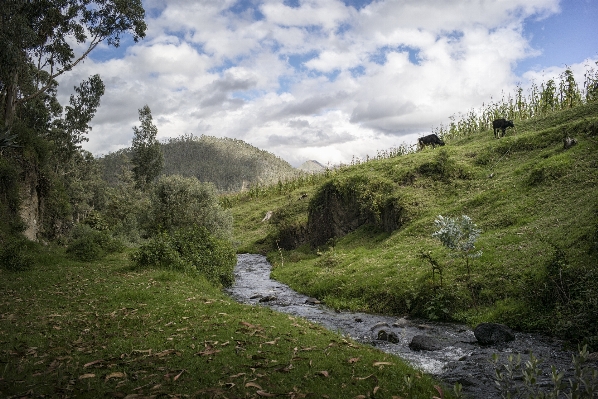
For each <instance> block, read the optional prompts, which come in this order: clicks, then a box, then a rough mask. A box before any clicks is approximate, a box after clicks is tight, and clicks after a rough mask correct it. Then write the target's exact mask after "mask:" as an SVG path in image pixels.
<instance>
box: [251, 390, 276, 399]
mask: <svg viewBox="0 0 598 399" xmlns="http://www.w3.org/2000/svg"><path fill="white" fill-rule="evenodd" d="M256 393H257V394H258V395H259V396H263V397H265V398H273V397H275V396H276V394H274V393H268V392H264V391H257V392H256Z"/></svg>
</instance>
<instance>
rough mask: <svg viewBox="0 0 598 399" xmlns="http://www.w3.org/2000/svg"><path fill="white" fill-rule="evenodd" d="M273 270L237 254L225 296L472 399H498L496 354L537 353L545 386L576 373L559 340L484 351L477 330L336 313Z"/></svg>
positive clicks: (526, 339)
mask: <svg viewBox="0 0 598 399" xmlns="http://www.w3.org/2000/svg"><path fill="white" fill-rule="evenodd" d="M270 270H271V265H270V263H269V262H268V261H267V260H266V257H264V256H262V255H254V254H241V255H238V257H237V266H236V268H235V283H234V285H233V286H232V287H230V288H229V289H227V292H228V293H229V295H231V296H232V297H233V298H234V299H235V300H237V301H238V302H241V303H245V304H252V305H261V306H268V307H270V308H272V309H274V310H276V311H279V312H283V313H288V314H291V315H294V316H300V317H303V318H305V319H307V320H310V321H312V322H315V323H319V324H321V325H323V326H324V327H326V328H328V329H330V330H332V331H336V332H339V333H341V334H342V335H344V336H346V337H348V338H351V339H353V340H355V341H357V342H360V343H363V344H367V345H373V346H375V347H376V348H378V349H380V350H381V351H384V352H387V353H390V354H393V355H396V356H399V357H400V358H402V359H404V360H405V361H407V362H408V363H410V364H411V365H412V366H413V367H415V368H417V369H419V370H421V371H423V372H425V373H428V374H431V375H433V376H435V377H436V378H438V379H440V380H442V381H444V382H446V383H447V384H448V385H450V386H452V385H453V384H454V383H455V382H459V383H460V384H461V385H462V386H463V392H464V393H465V394H466V395H467V396H468V397H472V398H490V399H492V398H500V393H499V391H498V389H497V387H496V385H495V383H494V379H493V377H494V370H495V369H494V365H493V364H492V363H491V361H490V360H491V358H492V354H494V353H496V354H498V355H499V356H500V360H501V362H500V363H501V364H504V363H506V359H507V357H508V356H509V355H515V356H516V355H517V354H521V361H522V363H524V362H525V361H527V360H528V359H529V354H530V353H533V355H534V356H535V357H538V358H539V359H541V360H542V361H543V362H542V364H541V367H542V370H543V373H542V375H541V376H540V378H539V383H540V386H544V387H551V386H552V384H551V382H550V365H555V366H556V367H557V369H559V370H560V371H565V373H566V375H565V378H564V379H563V380H564V381H566V380H567V377H568V376H569V375H570V374H571V373H572V372H573V367H572V363H571V359H572V355H573V353H572V352H569V351H566V350H563V349H562V345H561V343H560V342H559V341H558V340H555V339H552V338H549V337H545V336H542V335H538V334H527V333H517V332H516V333H515V340H514V341H511V342H508V343H502V344H498V345H491V346H482V345H480V344H479V343H478V342H477V340H476V338H475V336H474V334H473V331H472V330H471V329H470V328H469V327H467V326H465V325H460V324H454V323H436V322H430V321H427V320H417V319H411V318H403V317H396V316H385V315H375V314H367V313H356V312H337V311H335V310H332V309H329V308H327V307H326V306H324V305H322V304H320V303H319V301H317V299H315V298H310V297H307V296H305V295H302V294H299V293H297V292H295V291H293V290H292V289H291V288H290V287H289V286H287V285H285V284H282V283H280V282H278V281H275V280H272V279H270ZM416 336H417V338H416V340H417V341H418V342H427V344H426V345H424V347H427V349H428V350H425V349H423V350H422V349H420V350H412V349H411V348H410V345H409V344H410V343H411V342H412V341H413V338H414V337H416ZM422 337H423V338H422ZM414 342H415V341H414ZM412 346H413V345H412ZM517 383H520V382H517Z"/></svg>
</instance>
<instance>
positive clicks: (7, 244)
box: [0, 236, 36, 272]
mask: <svg viewBox="0 0 598 399" xmlns="http://www.w3.org/2000/svg"><path fill="white" fill-rule="evenodd" d="M0 243H1V245H0V268H2V269H4V270H9V271H13V272H18V271H22V270H27V269H29V268H30V267H31V266H32V265H33V256H32V255H31V254H32V249H33V247H34V246H35V245H36V244H35V243H33V242H32V241H29V240H27V239H26V238H24V237H21V236H16V237H7V238H5V239H3V240H1V241H0Z"/></svg>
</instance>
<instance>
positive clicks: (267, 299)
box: [259, 295, 276, 302]
mask: <svg viewBox="0 0 598 399" xmlns="http://www.w3.org/2000/svg"><path fill="white" fill-rule="evenodd" d="M275 300H276V297H275V296H274V295H268V296H265V297H262V298H260V300H259V302H270V301H275Z"/></svg>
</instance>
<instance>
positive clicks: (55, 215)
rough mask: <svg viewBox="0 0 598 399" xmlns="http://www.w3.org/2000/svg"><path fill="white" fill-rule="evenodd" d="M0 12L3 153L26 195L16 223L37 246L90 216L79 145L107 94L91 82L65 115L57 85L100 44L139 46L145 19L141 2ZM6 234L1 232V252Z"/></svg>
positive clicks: (18, 6)
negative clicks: (127, 38) (78, 217)
mask: <svg viewBox="0 0 598 399" xmlns="http://www.w3.org/2000/svg"><path fill="white" fill-rule="evenodd" d="M0 4H1V5H0V152H1V153H2V157H3V165H4V166H6V168H7V169H6V170H10V171H13V172H11V173H13V174H14V175H16V176H17V177H16V179H14V187H12V186H11V187H12V188H14V190H13V191H15V192H18V193H20V195H19V200H20V204H16V205H14V204H13V205H14V206H13V205H11V207H10V209H11V215H10V219H11V220H13V219H14V220H18V219H22V220H23V221H24V222H25V223H24V224H23V223H21V225H25V230H24V234H25V235H26V236H27V237H29V238H31V239H35V238H37V236H38V234H39V233H43V234H44V235H47V236H52V235H56V234H53V233H52V232H51V230H56V229H57V227H56V226H63V227H64V228H67V227H68V226H69V225H70V223H68V222H69V220H70V219H72V215H73V213H77V212H78V211H77V209H83V210H85V209H86V207H85V206H79V205H81V204H78V203H77V202H78V201H80V200H85V201H87V200H88V199H87V198H83V197H84V196H80V195H77V193H79V192H80V191H85V190H86V188H85V187H87V186H86V184H87V182H83V181H82V180H81V179H89V178H90V175H89V173H87V174H82V175H80V176H79V175H78V174H77V171H78V170H81V169H82V167H84V166H85V165H86V164H89V163H93V161H94V160H93V157H91V156H90V154H86V153H85V152H84V151H83V150H82V149H81V143H82V142H83V141H85V140H86V137H85V134H87V132H88V131H89V130H90V129H91V127H90V126H89V123H90V121H91V118H92V117H93V116H94V114H95V112H96V109H97V107H98V105H99V100H100V97H101V96H102V94H103V93H104V85H103V83H102V81H101V79H100V77H99V76H97V75H96V76H93V77H91V78H89V79H88V80H86V81H84V82H83V83H81V85H79V86H78V87H76V88H75V91H76V93H75V95H74V96H71V99H70V104H69V105H68V106H66V107H65V108H64V109H63V107H62V106H61V105H60V104H59V103H58V101H57V99H56V91H57V87H58V83H57V81H56V78H57V77H58V76H60V75H62V74H64V73H66V72H68V71H70V70H71V69H73V68H74V67H75V66H76V65H78V64H79V63H80V62H81V61H83V60H84V59H85V58H86V57H87V56H88V55H89V53H90V52H91V51H92V50H93V49H94V48H96V47H97V46H98V45H99V44H100V43H102V42H104V43H106V44H107V45H109V46H114V47H118V46H119V45H120V42H121V40H122V38H123V37H124V35H126V34H130V35H131V36H132V38H133V40H135V41H138V40H139V39H140V38H143V37H144V36H145V30H146V24H145V22H144V17H145V11H144V9H143V7H142V0H0ZM0 166H2V165H0ZM4 166H2V167H4ZM79 187H83V189H82V190H79ZM2 201H3V199H2V198H1V197H0V206H2V204H1V202H2ZM92 206H93V205H92ZM79 213H82V212H79ZM69 215H70V216H69ZM65 222H66V223H65ZM1 223H2V222H1V221H0V224H1ZM17 224H18V223H17ZM44 226H46V227H44ZM13 230H14V229H13ZM13 230H11V232H12V231H13ZM44 230H45V231H44ZM59 230H61V231H62V230H64V229H59ZM5 231H8V230H5ZM1 232H2V226H0V245H1V243H2V234H1ZM11 234H12V233H11ZM58 234H60V232H58Z"/></svg>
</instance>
